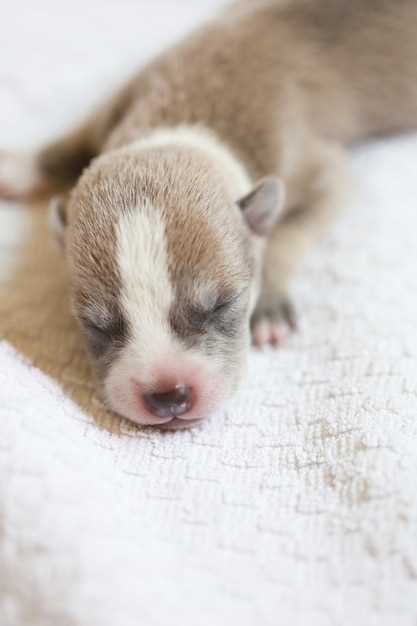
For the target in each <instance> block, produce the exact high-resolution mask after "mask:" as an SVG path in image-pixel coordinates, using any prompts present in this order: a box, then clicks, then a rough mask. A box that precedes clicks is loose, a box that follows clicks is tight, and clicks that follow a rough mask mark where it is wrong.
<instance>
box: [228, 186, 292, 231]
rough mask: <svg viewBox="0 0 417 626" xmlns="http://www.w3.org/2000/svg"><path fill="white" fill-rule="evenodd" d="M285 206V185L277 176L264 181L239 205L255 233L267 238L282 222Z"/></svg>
mask: <svg viewBox="0 0 417 626" xmlns="http://www.w3.org/2000/svg"><path fill="white" fill-rule="evenodd" d="M284 204H285V187H284V183H283V182H281V180H280V179H279V178H276V177H275V176H268V177H267V178H264V179H262V180H261V181H260V182H259V183H258V184H257V185H256V187H255V188H254V189H253V190H252V191H251V192H249V193H248V195H247V196H245V197H244V198H242V199H241V200H239V202H238V205H239V207H240V208H241V210H242V214H243V216H244V218H245V220H246V222H247V224H248V226H249V228H250V229H251V231H252V232H253V233H255V234H256V235H259V236H261V237H266V236H267V235H269V233H270V232H271V231H272V229H273V228H274V226H275V225H276V224H277V223H278V221H279V220H280V218H281V216H282V214H283V209H284Z"/></svg>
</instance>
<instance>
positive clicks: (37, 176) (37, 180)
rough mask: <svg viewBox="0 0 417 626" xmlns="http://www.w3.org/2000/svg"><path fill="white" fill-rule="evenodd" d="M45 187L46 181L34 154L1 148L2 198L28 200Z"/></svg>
mask: <svg viewBox="0 0 417 626" xmlns="http://www.w3.org/2000/svg"><path fill="white" fill-rule="evenodd" d="M45 189H46V181H45V180H44V178H43V177H42V175H41V172H40V171H39V168H38V166H37V163H36V159H35V158H34V157H33V156H32V155H29V154H24V153H16V152H8V151H6V150H0V198H4V199H6V200H26V199H29V198H30V197H32V196H35V195H37V194H39V193H41V192H43V191H44V190H45Z"/></svg>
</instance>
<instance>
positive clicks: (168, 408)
mask: <svg viewBox="0 0 417 626" xmlns="http://www.w3.org/2000/svg"><path fill="white" fill-rule="evenodd" d="M192 395H193V394H192V388H191V387H189V386H188V385H178V386H177V387H175V389H173V390H171V391H167V392H164V393H148V394H145V395H144V396H143V400H144V402H145V405H146V408H147V409H148V411H149V412H150V413H152V415H155V416H156V417H162V418H164V417H167V418H168V417H172V418H174V417H181V415H185V414H186V413H189V412H190V411H191V409H192Z"/></svg>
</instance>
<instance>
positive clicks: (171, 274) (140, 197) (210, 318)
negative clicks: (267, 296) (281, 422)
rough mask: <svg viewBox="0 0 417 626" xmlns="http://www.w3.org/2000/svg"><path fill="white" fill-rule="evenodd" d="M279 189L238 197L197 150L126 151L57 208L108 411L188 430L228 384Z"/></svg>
mask: <svg viewBox="0 0 417 626" xmlns="http://www.w3.org/2000/svg"><path fill="white" fill-rule="evenodd" d="M279 191H280V187H279V184H278V183H277V182H276V181H275V180H271V179H267V180H266V181H264V182H263V183H261V184H260V185H259V186H258V187H257V188H256V189H255V190H254V191H252V192H251V193H249V194H248V195H247V196H245V197H244V198H243V199H240V200H239V199H238V198H234V197H233V191H232V189H231V188H230V185H229V184H228V181H227V180H226V178H225V177H224V175H223V174H222V172H221V171H220V170H218V169H217V168H216V166H215V165H213V163H212V162H211V161H210V160H209V159H208V158H207V157H205V156H204V154H199V153H197V152H195V151H193V150H192V149H190V148H181V147H174V146H172V147H169V148H156V149H152V150H148V151H141V152H133V151H129V150H128V149H125V150H120V151H117V152H113V153H109V154H107V155H104V156H102V157H100V158H99V159H97V160H96V161H95V162H94V163H93V164H92V165H91V166H90V168H89V169H88V170H87V171H86V172H85V173H84V175H83V176H82V178H81V179H80V181H79V183H78V185H77V187H76V188H75V190H74V191H73V192H72V194H71V197H70V200H69V203H68V205H67V208H66V211H65V212H63V210H62V207H60V206H59V205H57V206H56V217H57V218H58V219H55V222H54V223H55V226H56V224H58V223H59V224H61V225H62V229H61V240H62V239H64V240H65V250H66V255H67V260H68V265H69V270H70V279H71V287H72V298H73V307H74V312H75V315H76V317H77V319H78V321H79V323H80V326H81V329H82V331H83V333H84V335H85V337H86V342H87V346H88V349H89V352H90V354H91V356H92V358H93V360H94V362H95V365H96V368H97V372H98V374H99V379H100V381H101V386H102V392H103V396H104V399H105V401H106V403H107V404H108V406H109V407H110V408H111V409H112V410H113V411H115V412H116V413H118V414H120V415H122V416H124V417H127V418H128V419H130V420H132V421H134V422H137V423H139V424H144V425H160V426H162V427H165V428H181V427H187V426H190V425H192V424H193V423H195V422H196V421H198V420H200V419H203V418H205V417H207V416H208V415H209V414H210V413H211V412H212V411H213V410H214V409H215V408H216V407H217V406H218V405H219V404H220V403H221V402H222V401H223V400H225V399H226V398H227V397H229V396H230V395H231V393H232V392H233V391H234V390H235V388H236V386H237V384H238V382H239V380H240V379H241V377H242V374H243V372H244V370H245V362H246V357H247V353H248V349H249V345H250V329H249V325H250V324H249V323H250V316H251V313H252V310H253V308H254V305H255V302H256V298H257V294H258V287H259V275H260V267H261V256H262V246H263V237H264V236H265V235H266V234H267V232H268V231H269V230H270V229H271V228H272V226H273V224H274V223H275V222H276V221H277V219H278V215H279V207H280V199H279ZM55 230H56V231H57V230H59V229H58V228H57V227H55ZM62 230H64V233H62Z"/></svg>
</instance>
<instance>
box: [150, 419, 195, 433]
mask: <svg viewBox="0 0 417 626" xmlns="http://www.w3.org/2000/svg"><path fill="white" fill-rule="evenodd" d="M202 422H203V419H198V418H196V419H191V420H190V419H189V420H185V419H181V418H180V417H174V418H173V419H171V420H169V421H166V422H164V423H162V424H155V425H153V426H152V428H157V429H159V430H163V431H175V430H186V429H189V428H192V427H193V426H197V425H198V424H201V423H202Z"/></svg>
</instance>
